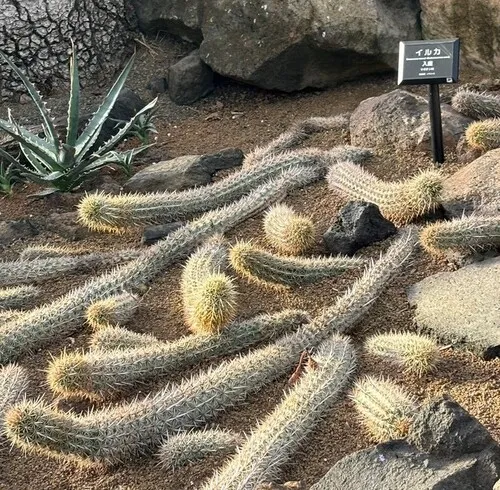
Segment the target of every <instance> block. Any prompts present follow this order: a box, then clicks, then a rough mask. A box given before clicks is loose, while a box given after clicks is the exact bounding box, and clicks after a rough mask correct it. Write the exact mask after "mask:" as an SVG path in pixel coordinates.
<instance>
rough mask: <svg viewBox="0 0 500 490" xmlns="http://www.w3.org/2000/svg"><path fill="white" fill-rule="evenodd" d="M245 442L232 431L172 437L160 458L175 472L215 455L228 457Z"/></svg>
mask: <svg viewBox="0 0 500 490" xmlns="http://www.w3.org/2000/svg"><path fill="white" fill-rule="evenodd" d="M243 441H244V438H243V436H241V435H240V434H237V433H235V432H232V431H230V430H222V429H210V430H209V429H206V430H197V431H192V432H184V433H181V434H177V435H173V436H170V437H169V438H168V439H167V440H166V441H165V442H164V443H163V444H162V445H161V448H160V452H159V453H158V457H159V458H160V461H161V465H162V467H163V468H164V469H166V470H175V469H176V468H180V467H181V466H185V465H187V464H189V463H195V462H196V461H199V460H202V459H205V458H207V457H208V456H212V455H215V456H217V458H221V457H224V456H228V455H229V454H232V453H234V452H235V451H236V448H237V447H238V446H240V445H241V444H242V443H243Z"/></svg>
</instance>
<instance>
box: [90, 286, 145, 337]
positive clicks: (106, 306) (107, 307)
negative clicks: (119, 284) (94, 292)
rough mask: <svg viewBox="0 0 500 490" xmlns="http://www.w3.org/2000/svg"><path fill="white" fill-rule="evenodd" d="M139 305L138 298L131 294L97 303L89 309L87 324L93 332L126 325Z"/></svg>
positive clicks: (111, 297) (119, 295)
mask: <svg viewBox="0 0 500 490" xmlns="http://www.w3.org/2000/svg"><path fill="white" fill-rule="evenodd" d="M137 304H138V301H137V298H136V297H135V296H133V295H131V294H129V293H123V294H117V295H115V296H110V297H109V298H106V299H102V300H100V301H96V302H95V303H92V304H91V305H90V306H89V307H88V308H87V323H88V324H89V325H90V326H91V327H92V329H93V330H100V329H102V328H107V327H114V326H120V325H125V324H126V323H127V322H128V321H129V320H130V318H131V317H132V316H133V314H134V312H135V310H136V308H137Z"/></svg>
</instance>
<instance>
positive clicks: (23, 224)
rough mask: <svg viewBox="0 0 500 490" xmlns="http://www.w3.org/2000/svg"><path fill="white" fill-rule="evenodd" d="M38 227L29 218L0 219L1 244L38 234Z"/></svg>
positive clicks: (8, 243) (4, 244)
mask: <svg viewBox="0 0 500 490" xmlns="http://www.w3.org/2000/svg"><path fill="white" fill-rule="evenodd" d="M38 233H39V232H38V228H37V227H36V225H35V224H34V223H33V221H31V220H29V219H19V220H15V221H0V246H6V245H10V244H11V243H13V242H15V241H17V240H22V239H24V238H29V237H32V236H35V235H38Z"/></svg>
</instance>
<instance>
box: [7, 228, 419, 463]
mask: <svg viewBox="0 0 500 490" xmlns="http://www.w3.org/2000/svg"><path fill="white" fill-rule="evenodd" d="M219 231H220V230H219ZM415 242H416V237H415V232H414V230H412V229H409V230H405V231H404V232H403V234H402V236H400V237H399V238H398V239H397V240H396V241H395V242H394V243H393V244H392V245H391V247H390V248H389V250H388V251H387V252H386V254H385V255H384V256H383V257H381V258H380V259H379V260H378V261H377V262H375V263H373V264H372V265H371V266H370V267H369V268H368V269H367V270H366V271H365V274H363V276H362V277H361V278H360V279H358V280H357V281H356V283H355V284H354V285H353V287H352V288H351V289H350V290H348V291H347V292H346V293H345V294H344V295H342V296H341V297H339V298H337V299H336V301H335V303H334V304H333V305H332V306H331V307H330V308H326V309H325V311H324V312H323V313H322V314H321V315H319V316H318V317H316V318H315V319H314V320H313V321H312V322H311V323H309V324H308V325H306V326H304V327H303V328H301V329H299V330H298V331H297V332H296V333H292V334H290V335H286V336H284V337H282V338H280V339H278V340H277V341H276V342H274V343H273V344H271V345H268V346H267V347H263V348H260V349H257V350H255V351H253V352H251V353H249V354H247V355H245V356H242V357H238V358H236V359H233V360H231V361H226V362H223V363H221V364H220V365H219V366H218V367H216V368H213V369H209V370H207V371H205V372H202V373H200V374H198V375H197V376H194V377H193V378H191V379H190V380H186V381H184V382H182V383H180V384H179V385H174V386H167V387H165V388H164V389H163V390H161V391H159V392H157V393H156V394H155V395H150V396H149V397H147V398H145V399H144V400H140V401H133V402H130V403H126V404H123V405H119V406H114V407H111V408H107V409H104V410H95V411H93V412H91V413H90V414H87V415H75V414H69V413H63V412H58V411H56V410H54V409H53V408H52V407H50V406H49V405H47V404H46V403H44V402H42V401H38V402H37V401H28V402H24V403H21V404H18V405H16V406H14V407H13V408H12V409H11V410H9V412H8V413H7V415H6V432H7V435H8V437H9V439H10V440H11V442H12V443H13V444H15V445H16V446H18V447H20V448H22V449H24V450H26V451H30V452H38V453H41V454H45V455H47V456H52V457H56V458H63V459H66V460H71V461H74V460H75V459H77V460H79V461H87V462H88V461H100V462H108V463H116V462H120V461H124V460H126V459H129V458H132V457H134V456H135V455H137V454H141V453H148V452H150V451H151V450H154V449H155V448H157V447H158V446H159V445H160V444H161V442H162V439H164V438H165V437H166V436H167V435H168V434H172V433H177V432H180V431H186V430H189V429H191V428H196V427H200V426H203V425H205V424H206V423H207V422H208V421H209V420H211V419H213V418H214V417H216V416H217V415H218V414H219V413H221V412H222V411H224V410H226V409H227V408H229V407H231V406H234V405H237V404H238V403H240V402H242V401H244V400H245V399H246V398H247V397H248V396H249V395H250V394H251V393H253V392H256V391H258V390H260V389H261V388H262V387H264V386H266V385H267V384H269V383H270V382H272V381H273V380H275V379H277V378H278V377H279V376H282V375H284V374H285V373H286V372H287V371H289V370H290V369H292V368H293V366H294V364H295V363H296V362H297V359H298V358H299V357H300V354H301V352H302V351H303V350H304V349H310V348H313V347H314V346H315V345H317V344H318V343H320V342H321V341H323V340H324V339H326V338H328V336H330V335H332V334H333V333H334V332H339V333H348V332H349V331H350V330H352V328H353V327H354V325H355V324H356V322H357V321H358V320H359V319H360V318H361V317H362V316H363V315H364V314H365V313H366V312H367V311H368V310H369V309H370V307H371V306H372V305H373V303H374V301H375V299H376V298H377V297H378V296H379V295H380V293H381V292H382V290H383V288H384V286H385V285H386V284H387V282H388V281H389V279H391V277H393V275H394V274H395V273H396V272H397V271H398V270H399V269H400V267H401V265H402V264H403V263H404V262H405V260H406V259H407V258H408V256H409V255H410V254H411V253H412V251H413V249H414V247H415Z"/></svg>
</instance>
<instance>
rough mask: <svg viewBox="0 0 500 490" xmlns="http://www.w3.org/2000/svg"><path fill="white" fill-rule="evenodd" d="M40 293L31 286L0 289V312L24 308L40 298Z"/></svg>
mask: <svg viewBox="0 0 500 490" xmlns="http://www.w3.org/2000/svg"><path fill="white" fill-rule="evenodd" d="M5 272H7V271H5ZM40 293H41V291H40V289H38V288H37V287H35V286H32V285H27V286H14V287H10V288H0V311H1V310H5V309H8V308H25V307H27V306H29V305H30V304H31V302H32V301H33V300H34V299H36V298H37V297H38V296H40Z"/></svg>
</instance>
